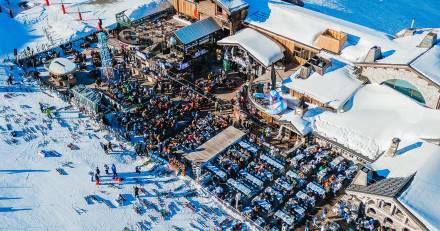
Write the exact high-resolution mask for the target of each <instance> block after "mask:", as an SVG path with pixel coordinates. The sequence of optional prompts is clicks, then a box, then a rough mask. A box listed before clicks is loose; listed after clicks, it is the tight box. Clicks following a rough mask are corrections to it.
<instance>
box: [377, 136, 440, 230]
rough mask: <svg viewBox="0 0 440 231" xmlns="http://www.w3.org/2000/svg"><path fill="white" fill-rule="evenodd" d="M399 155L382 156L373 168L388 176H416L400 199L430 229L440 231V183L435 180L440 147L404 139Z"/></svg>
mask: <svg viewBox="0 0 440 231" xmlns="http://www.w3.org/2000/svg"><path fill="white" fill-rule="evenodd" d="M397 153H398V154H397V155H396V156H394V157H391V156H388V155H383V156H381V157H380V158H379V159H378V160H376V161H375V162H374V163H373V164H372V167H373V169H374V170H377V171H384V170H385V171H386V172H389V174H388V175H387V176H386V177H409V176H411V175H413V174H415V176H414V178H413V180H412V182H411V183H410V185H409V187H408V188H407V189H405V190H404V191H403V192H402V194H401V195H400V196H399V197H398V200H399V201H400V202H401V203H402V204H403V205H404V206H405V207H406V208H407V209H409V210H410V211H411V213H413V214H414V215H415V216H416V217H417V218H418V219H420V220H421V221H422V222H423V223H424V224H425V225H426V226H427V227H428V229H429V230H439V227H440V214H439V213H438V208H440V197H439V194H438V192H439V190H440V184H438V183H437V181H436V180H434V179H438V177H440V175H439V171H438V168H439V167H440V147H439V146H437V145H434V144H431V143H428V142H425V141H422V140H402V141H401V143H400V145H399V149H398V151H397Z"/></svg>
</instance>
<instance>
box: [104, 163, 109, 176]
mask: <svg viewBox="0 0 440 231" xmlns="http://www.w3.org/2000/svg"><path fill="white" fill-rule="evenodd" d="M108 169H109V167H108V165H107V164H104V171H105V175H109V172H108Z"/></svg>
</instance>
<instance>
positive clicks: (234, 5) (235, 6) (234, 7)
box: [217, 0, 248, 12]
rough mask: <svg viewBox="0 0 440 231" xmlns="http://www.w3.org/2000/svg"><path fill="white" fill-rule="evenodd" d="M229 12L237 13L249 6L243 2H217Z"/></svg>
mask: <svg viewBox="0 0 440 231" xmlns="http://www.w3.org/2000/svg"><path fill="white" fill-rule="evenodd" d="M217 2H218V3H220V4H221V5H222V6H223V7H224V8H226V9H227V10H228V11H229V12H235V11H238V10H240V9H243V8H245V7H247V6H248V4H247V3H246V2H245V1H243V0H217Z"/></svg>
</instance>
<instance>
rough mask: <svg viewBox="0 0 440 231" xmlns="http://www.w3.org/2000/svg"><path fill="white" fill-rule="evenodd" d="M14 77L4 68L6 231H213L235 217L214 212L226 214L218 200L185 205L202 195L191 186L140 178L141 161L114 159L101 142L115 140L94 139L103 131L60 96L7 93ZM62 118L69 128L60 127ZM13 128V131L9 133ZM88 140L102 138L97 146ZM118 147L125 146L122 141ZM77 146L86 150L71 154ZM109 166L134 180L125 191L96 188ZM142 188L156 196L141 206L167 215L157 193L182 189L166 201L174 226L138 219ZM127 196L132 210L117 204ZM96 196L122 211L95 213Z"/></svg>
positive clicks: (156, 217)
mask: <svg viewBox="0 0 440 231" xmlns="http://www.w3.org/2000/svg"><path fill="white" fill-rule="evenodd" d="M8 73H9V70H8V68H7V67H6V66H0V99H1V100H0V126H1V127H0V147H1V148H0V159H1V161H0V230H3V229H4V230H34V229H35V230H122V229H123V228H124V227H128V228H136V222H139V221H142V220H146V221H147V224H148V222H149V223H151V227H150V228H151V229H152V230H174V228H175V227H181V228H184V229H186V230H191V229H194V227H201V228H202V229H205V230H207V229H213V227H214V226H216V225H217V224H218V223H220V222H221V221H222V220H223V219H225V218H226V217H227V216H226V215H225V214H224V212H220V214H216V213H213V212H210V211H211V210H213V209H214V210H218V206H219V205H217V204H216V203H214V202H213V201H212V200H210V199H207V198H205V197H203V196H196V197H189V199H187V198H186V197H184V196H183V195H185V194H186V193H189V192H191V190H193V189H195V188H194V186H188V183H189V185H191V183H190V182H187V180H186V179H185V178H180V177H175V176H174V175H173V174H171V175H169V176H168V175H164V176H160V175H157V174H156V173H154V172H144V173H142V175H140V176H135V175H134V174H133V172H134V166H135V164H136V163H138V162H139V160H136V159H135V156H134V154H133V153H134V152H133V151H132V150H131V148H129V150H128V151H125V153H124V154H110V155H106V154H105V153H104V151H103V150H102V149H101V147H100V144H99V142H106V140H105V139H104V135H106V134H107V132H105V131H97V132H94V129H97V128H96V126H95V125H94V124H93V122H92V121H90V120H89V119H88V118H87V117H85V116H81V115H80V113H79V112H78V111H77V110H76V109H75V108H73V107H72V108H67V109H63V108H65V107H67V106H68V105H67V104H66V103H64V102H63V101H61V100H60V99H58V98H57V97H56V96H49V95H51V93H49V92H46V93H43V92H42V91H41V90H40V89H38V88H36V87H35V85H34V83H31V82H25V83H22V84H16V85H13V86H6V81H5V80H6V76H7V74H8ZM11 73H14V75H15V77H16V78H15V79H16V80H20V79H21V78H20V75H19V74H20V71H19V70H17V69H14V70H12V72H11ZM30 89H31V90H32V91H30ZM39 102H41V103H44V104H47V105H50V106H54V107H56V109H55V110H54V111H58V113H57V114H55V115H56V119H52V120H51V119H48V118H47V116H46V115H45V114H43V113H42V112H41V111H40V109H39V104H38V103H39ZM59 118H61V119H63V120H64V122H58V121H57V119H59ZM43 121H46V123H44V122H43ZM8 124H9V126H10V127H11V130H8V126H7V125H8ZM49 124H51V125H50V126H49ZM31 128H34V129H35V132H34V131H32V129H31ZM69 128H70V129H71V130H72V131H70V130H69ZM11 131H18V135H17V137H15V138H14V139H16V143H11V142H6V140H10V139H13V137H12V136H11V135H10V132H11ZM23 131H24V132H23ZM88 133H91V134H94V135H96V136H98V137H100V138H99V139H98V138H96V137H92V139H90V138H89V136H88ZM30 134H33V135H34V136H35V137H34V138H33V139H30V140H25V138H24V137H26V136H28V135H30ZM73 135H76V136H78V138H77V139H76V137H75V139H76V140H77V141H75V139H74V137H73ZM112 142H113V143H118V142H117V141H115V140H114V139H113V140H112ZM69 143H74V144H75V145H77V146H78V147H79V148H80V149H79V150H70V148H68V147H67V145H68V144H69ZM40 150H54V151H56V152H57V153H59V154H60V156H58V157H42V156H40V155H39V154H38V152H39V151H40ZM116 150H117V151H119V150H118V149H116ZM66 162H72V163H71V164H70V165H71V167H68V166H67V165H66V166H63V165H62V164H63V163H66ZM105 163H106V164H108V165H111V163H115V164H116V166H117V168H118V172H120V175H121V176H123V177H124V178H125V179H126V181H125V183H124V184H123V185H121V189H115V188H112V187H109V186H107V185H100V186H99V187H97V186H96V185H95V184H94V183H93V182H90V176H89V175H88V172H89V171H91V170H94V169H95V167H96V166H99V167H100V169H101V171H102V172H104V169H103V165H104V164H105ZM66 164H67V163H66ZM59 167H61V168H63V169H64V170H65V172H66V173H67V175H60V174H58V173H57V171H56V170H55V169H56V168H59ZM159 169H160V167H159ZM135 178H137V179H138V180H136V179H135ZM102 182H103V183H108V182H111V178H109V177H106V176H103V177H102ZM136 182H141V183H142V187H143V188H145V190H146V191H148V194H149V195H147V196H146V197H141V198H142V199H146V200H148V201H149V202H151V203H153V204H155V206H156V207H158V208H159V209H160V208H161V206H160V203H159V200H158V197H157V196H156V192H159V193H166V192H167V191H175V189H177V190H176V195H175V196H174V197H171V198H165V197H162V198H163V199H162V200H163V205H164V208H165V209H166V210H168V211H170V212H171V216H170V217H169V218H165V219H163V218H162V216H161V214H160V212H159V211H155V210H154V209H147V211H146V213H145V214H144V215H138V214H137V213H135V211H134V209H133V208H132V206H133V204H135V201H134V198H132V196H131V195H132V193H133V188H132V186H133V185H134V184H135V183H136ZM119 193H121V194H124V195H126V197H127V198H129V199H128V200H129V202H128V204H127V205H123V206H116V203H115V201H114V199H115V198H116V197H117V195H118V194H119ZM90 194H95V195H97V196H99V198H102V199H103V200H106V201H107V202H109V204H112V205H113V206H115V207H114V208H108V207H107V206H106V205H105V204H104V203H94V204H92V205H88V204H87V203H86V201H85V199H84V196H86V195H90ZM179 195H182V196H179ZM187 204H188V205H187ZM189 205H192V206H189ZM191 207H193V209H191ZM202 221H203V222H202ZM201 223H204V224H201Z"/></svg>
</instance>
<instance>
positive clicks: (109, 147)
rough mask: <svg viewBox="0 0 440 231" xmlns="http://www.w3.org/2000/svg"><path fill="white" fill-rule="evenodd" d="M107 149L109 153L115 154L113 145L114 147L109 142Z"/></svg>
mask: <svg viewBox="0 0 440 231" xmlns="http://www.w3.org/2000/svg"><path fill="white" fill-rule="evenodd" d="M107 149H108V151H109V152H113V145H112V142H110V141H109V142H108V144H107Z"/></svg>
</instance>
